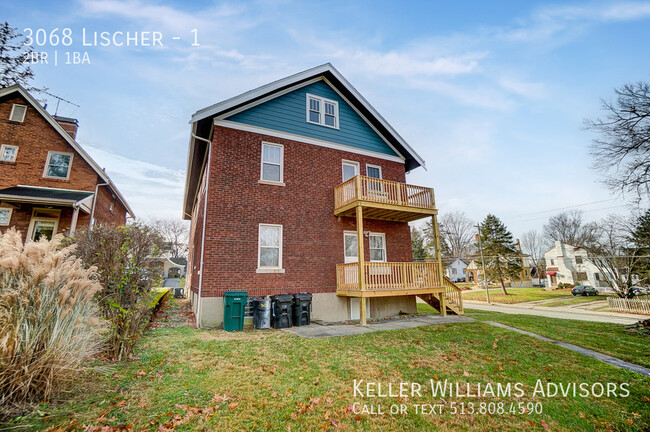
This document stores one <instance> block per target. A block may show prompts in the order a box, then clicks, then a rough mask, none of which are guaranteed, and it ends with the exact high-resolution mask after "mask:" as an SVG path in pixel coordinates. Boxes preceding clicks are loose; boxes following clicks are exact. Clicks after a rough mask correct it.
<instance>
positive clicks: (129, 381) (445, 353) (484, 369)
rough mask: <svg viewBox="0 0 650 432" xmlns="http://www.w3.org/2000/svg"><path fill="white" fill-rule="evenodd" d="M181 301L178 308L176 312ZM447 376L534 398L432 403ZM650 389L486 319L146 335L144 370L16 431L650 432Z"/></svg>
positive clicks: (87, 386) (95, 388) (132, 366)
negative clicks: (301, 332) (358, 387)
mask: <svg viewBox="0 0 650 432" xmlns="http://www.w3.org/2000/svg"><path fill="white" fill-rule="evenodd" d="M176 301H177V300H170V303H172V306H173V303H174V302H176ZM170 310H172V311H173V310H174V309H173V308H171V309H170ZM170 313H171V312H170ZM471 315H472V316H475V317H478V318H480V319H484V318H485V319H494V320H496V319H497V318H498V317H496V316H479V315H477V314H476V313H474V312H472V313H471ZM507 317H512V316H510V315H508V316H507ZM548 327H550V328H556V327H555V326H551V325H549V326H548ZM601 331H602V332H603V335H602V337H603V338H607V337H613V335H616V336H618V333H617V332H616V329H614V328H605V327H601ZM637 348H642V347H637ZM643 352H645V353H647V351H643ZM643 352H642V353H643ZM645 355H647V354H645ZM355 379H356V380H365V381H368V382H379V383H382V384H383V385H384V388H383V391H387V389H386V387H385V386H387V385H388V384H389V383H393V384H394V385H397V384H399V383H400V382H416V383H421V384H422V396H421V397H420V396H417V395H415V396H389V397H384V398H373V397H370V396H368V394H367V393H366V392H364V395H365V396H364V397H362V396H359V395H358V394H357V395H356V396H355V392H354V380H355ZM445 379H446V380H449V381H450V382H451V383H458V385H459V389H460V392H461V393H463V392H466V391H470V392H476V385H477V384H478V383H480V384H482V385H483V386H484V387H483V388H484V389H485V384H487V383H491V384H492V385H494V386H496V384H497V383H502V384H503V385H506V384H507V383H512V385H515V384H516V383H521V386H522V388H523V391H524V393H525V394H524V395H523V397H515V396H514V393H513V395H511V396H501V397H499V398H497V397H496V396H491V395H484V396H481V397H461V396H453V397H449V396H445V397H440V396H437V397H434V396H433V395H432V394H431V391H430V390H429V380H433V381H434V382H438V381H439V380H442V381H444V380H445ZM538 380H540V381H538ZM547 383H555V384H560V383H562V384H564V385H568V384H570V383H588V385H589V386H590V387H589V388H591V386H592V385H593V384H594V383H604V384H603V385H606V383H612V385H615V386H616V387H617V388H619V389H620V387H619V385H620V384H621V383H628V384H629V391H630V395H629V396H628V397H620V395H619V397H614V396H613V395H612V396H610V397H605V396H603V397H595V396H588V397H580V396H578V397H571V396H570V397H562V396H560V397H542V396H541V395H539V394H537V395H533V391H534V389H535V386H536V385H542V386H546V385H547ZM597 386H598V385H596V387H597ZM364 388H366V387H364ZM375 389H376V388H375ZM649 389H650V379H648V378H645V377H642V376H641V375H639V374H636V373H633V372H628V371H624V370H621V369H618V368H615V367H613V366H609V365H606V364H603V363H601V362H598V361H595V360H593V359H590V358H586V357H584V356H581V355H579V354H576V353H572V352H570V351H567V350H565V349H563V348H560V347H556V346H554V345H553V344H550V343H547V342H543V341H539V340H536V339H534V338H530V337H528V336H524V335H521V334H517V333H514V332H512V331H508V330H504V329H500V328H495V327H492V326H489V325H487V324H484V323H481V322H479V321H477V322H470V323H463V324H447V325H439V326H428V327H420V328H415V329H406V330H398V331H387V332H376V333H370V334H364V335H357V336H347V337H342V338H328V339H303V338H299V337H297V336H294V335H291V334H288V333H286V332H282V331H276V330H267V331H255V330H249V331H244V332H239V333H226V332H224V331H222V330H197V329H193V328H189V327H176V328H168V327H163V328H155V329H150V330H148V332H147V334H146V335H145V337H144V339H143V341H142V343H141V345H140V349H139V350H138V352H137V358H136V359H135V360H133V361H129V362H122V363H118V364H115V365H113V367H112V370H110V371H109V372H107V373H104V374H97V375H94V376H86V377H83V379H81V378H80V382H79V386H78V388H77V391H76V393H74V394H70V395H67V396H66V398H65V399H64V400H62V401H56V402H54V403H52V404H49V405H47V404H44V405H42V406H40V407H39V410H40V411H39V412H36V413H35V414H33V415H30V416H27V417H25V418H22V419H19V420H17V421H14V422H11V423H10V424H8V425H7V426H8V427H11V428H16V429H17V430H18V429H19V430H44V429H47V428H50V429H49V430H50V431H54V430H59V429H57V428H61V430H88V431H93V430H97V431H99V430H106V431H112V430H118V428H122V429H121V430H152V431H153V430H161V431H169V430H177V431H192V430H198V431H213V430H224V431H225V430H262V431H263V430H273V431H276V430H283V431H284V430H291V431H320V430H325V431H338V430H348V431H351V430H368V431H372V430H382V431H400V432H402V431H407V430H426V431H428V430H443V431H449V430H468V429H472V430H481V431H521V430H540V431H544V430H625V431H634V430H637V431H641V430H644V429H647V428H648V427H650V409H649V408H650V403H649V400H648V397H647V396H648V394H650V393H649ZM619 393H620V392H619ZM355 402H359V403H360V405H355ZM519 402H524V403H531V404H534V403H538V402H539V405H536V407H539V409H541V410H542V413H541V414H539V413H532V414H519V413H516V412H510V411H509V409H510V408H511V405H510V404H511V403H514V407H517V406H518V405H517V404H518V403H519ZM470 403H471V404H472V405H471V406H472V408H471V409H470V405H469V404H470ZM481 403H484V404H486V405H481ZM490 403H494V404H493V405H492V408H495V407H496V409H499V408H498V406H499V405H498V404H499V403H503V404H504V405H501V407H502V408H505V412H489V413H488V412H481V408H480V407H481V406H484V407H486V409H488V410H491V409H492V408H490V405H489V404H490ZM417 404H440V407H441V408H440V410H441V411H442V412H441V413H439V412H438V411H437V410H436V411H435V413H427V414H422V413H421V412H420V413H416V412H415V409H416V408H415V407H416V406H417ZM461 404H463V405H461ZM364 405H367V406H368V410H370V409H371V408H370V406H371V405H374V408H373V410H374V412H375V413H376V414H372V413H357V412H356V411H358V410H360V409H361V407H362V406H364ZM377 405H381V407H378V406H377ZM392 405H395V406H396V407H398V408H399V407H400V406H401V405H404V406H405V407H406V412H405V413H402V414H391V413H390V407H391V406H392ZM531 406H532V405H531ZM452 407H454V408H455V410H456V413H453V409H454V408H452ZM461 407H462V412H463V413H461ZM379 410H381V411H382V412H383V414H380V413H378V411H379ZM102 428H104V429H102Z"/></svg>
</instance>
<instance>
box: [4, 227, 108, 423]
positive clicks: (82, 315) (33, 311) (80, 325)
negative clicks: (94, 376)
mask: <svg viewBox="0 0 650 432" xmlns="http://www.w3.org/2000/svg"><path fill="white" fill-rule="evenodd" d="M60 240H61V237H60V236H57V237H55V238H54V239H53V240H52V241H46V240H43V241H40V242H31V243H27V244H25V245H23V242H22V238H21V236H20V234H19V233H18V232H17V231H16V230H15V229H10V230H9V231H7V232H6V233H4V234H2V235H0V407H1V409H0V412H1V413H4V415H8V414H9V413H10V412H11V411H12V409H15V408H17V407H19V406H24V405H25V404H29V403H36V402H41V401H42V400H44V399H47V398H49V397H50V396H51V395H52V394H53V393H54V392H55V391H57V390H62V389H65V388H66V385H68V384H69V383H70V382H71V380H72V378H73V377H74V376H75V375H77V374H78V373H79V372H80V371H81V370H83V369H85V366H84V365H85V364H86V362H87V360H88V359H89V358H90V357H92V356H93V355H95V354H97V353H98V352H100V351H101V345H102V340H103V338H102V334H103V333H104V332H105V331H106V325H105V324H106V323H105V322H104V321H103V320H101V319H100V318H99V317H100V313H99V310H98V307H97V303H96V302H95V300H94V299H93V297H94V296H95V294H96V293H98V292H99V291H100V289H101V287H100V285H99V283H98V281H97V273H96V272H95V269H94V268H90V269H85V268H84V267H83V265H82V262H81V261H80V260H79V259H77V258H76V257H74V256H73V255H72V253H73V251H74V246H68V247H65V248H60ZM1 416H2V414H0V417H1Z"/></svg>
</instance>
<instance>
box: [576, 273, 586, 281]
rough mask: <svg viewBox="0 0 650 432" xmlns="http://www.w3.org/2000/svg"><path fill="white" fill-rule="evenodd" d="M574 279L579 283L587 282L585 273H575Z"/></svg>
mask: <svg viewBox="0 0 650 432" xmlns="http://www.w3.org/2000/svg"><path fill="white" fill-rule="evenodd" d="M576 279H578V280H579V281H586V280H587V273H586V272H577V273H576Z"/></svg>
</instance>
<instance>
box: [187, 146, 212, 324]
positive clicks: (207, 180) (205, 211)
mask: <svg viewBox="0 0 650 432" xmlns="http://www.w3.org/2000/svg"><path fill="white" fill-rule="evenodd" d="M192 138H194V139H196V140H199V141H203V142H205V143H207V144H208V160H207V162H206V165H207V166H206V170H205V197H204V199H203V232H202V234H201V268H200V270H199V295H198V298H197V300H196V326H197V327H198V328H201V293H202V292H203V255H204V252H205V225H206V223H205V222H206V219H207V216H208V188H209V186H210V155H211V153H212V142H211V141H209V140H207V139H205V138H201V137H200V136H197V135H195V134H194V133H192Z"/></svg>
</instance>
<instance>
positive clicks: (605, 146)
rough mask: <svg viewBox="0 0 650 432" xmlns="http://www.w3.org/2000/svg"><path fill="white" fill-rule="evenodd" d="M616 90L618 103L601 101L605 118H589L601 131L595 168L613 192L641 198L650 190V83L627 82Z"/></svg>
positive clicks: (588, 122) (587, 122)
mask: <svg viewBox="0 0 650 432" xmlns="http://www.w3.org/2000/svg"><path fill="white" fill-rule="evenodd" d="M614 92H615V93H616V103H611V102H606V101H604V100H603V101H602V102H601V103H602V109H603V110H604V111H605V112H606V114H605V117H604V118H598V119H595V120H585V126H586V127H587V128H588V129H592V130H595V131H596V132H598V133H599V138H597V139H595V140H594V142H593V144H592V146H591V154H592V155H593V156H594V158H595V162H594V168H595V169H597V170H599V171H601V172H602V173H604V174H605V175H606V178H605V183H606V184H607V186H608V187H609V188H610V189H611V190H612V191H615V192H620V193H625V192H630V193H633V194H635V195H636V196H637V198H638V200H641V199H642V198H647V197H648V192H649V191H650V84H648V83H646V82H638V83H636V84H625V85H624V86H622V87H621V88H618V89H614Z"/></svg>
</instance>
